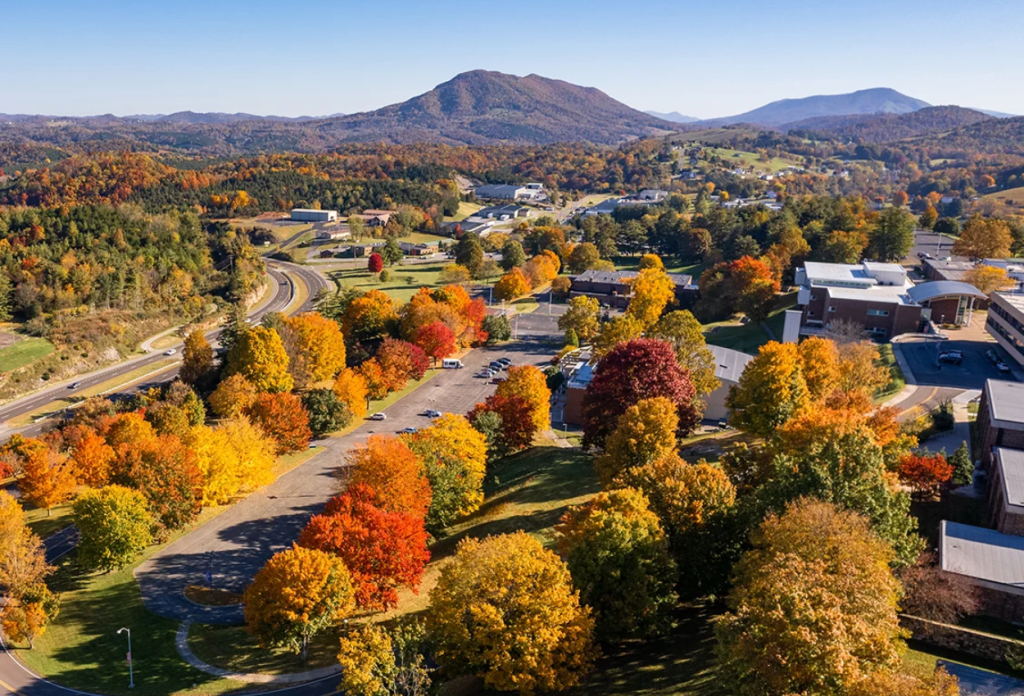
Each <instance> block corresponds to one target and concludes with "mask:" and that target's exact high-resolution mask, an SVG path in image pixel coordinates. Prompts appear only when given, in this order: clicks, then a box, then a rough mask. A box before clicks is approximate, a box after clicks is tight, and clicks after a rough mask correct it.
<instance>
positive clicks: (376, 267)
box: [366, 254, 384, 273]
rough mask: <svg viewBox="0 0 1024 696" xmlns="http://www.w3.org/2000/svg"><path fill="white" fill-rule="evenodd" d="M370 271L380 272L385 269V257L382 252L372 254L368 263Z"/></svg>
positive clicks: (367, 266)
mask: <svg viewBox="0 0 1024 696" xmlns="http://www.w3.org/2000/svg"><path fill="white" fill-rule="evenodd" d="M366 268H367V270H369V271H370V273H380V272H381V271H383V270H384V257H382V256H381V255H380V254H370V260H369V261H368V262H367V264H366Z"/></svg>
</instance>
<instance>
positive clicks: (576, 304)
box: [558, 295, 601, 343]
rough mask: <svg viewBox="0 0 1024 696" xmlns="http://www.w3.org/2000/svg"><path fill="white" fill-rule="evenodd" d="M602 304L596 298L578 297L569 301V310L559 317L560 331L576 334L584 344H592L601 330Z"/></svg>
mask: <svg viewBox="0 0 1024 696" xmlns="http://www.w3.org/2000/svg"><path fill="white" fill-rule="evenodd" d="M600 316H601V303H600V302H598V300H597V299H596V298H594V297H587V296H586V295H578V296H576V297H573V298H572V299H570V300H569V309H568V310H566V312H565V313H564V314H563V315H562V316H560V317H558V329H559V330H560V331H565V332H568V331H569V330H570V329H571V330H573V331H575V332H576V336H577V337H578V338H579V339H580V340H581V341H583V342H585V343H586V342H590V341H592V340H594V337H595V336H597V332H598V331H600V329H601V321H600Z"/></svg>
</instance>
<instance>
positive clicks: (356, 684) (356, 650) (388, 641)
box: [338, 622, 431, 696]
mask: <svg viewBox="0 0 1024 696" xmlns="http://www.w3.org/2000/svg"><path fill="white" fill-rule="evenodd" d="M423 639H424V635H423V627H422V623H419V622H407V623H404V624H402V625H399V626H398V627H397V628H395V629H394V630H393V631H388V630H386V629H384V628H382V627H380V626H377V625H374V624H369V625H367V626H364V627H363V628H360V629H358V630H355V631H352V632H351V633H347V634H346V635H344V636H342V638H341V649H340V650H339V652H338V662H340V663H341V685H340V686H341V690H342V691H343V692H344V693H346V694H348V695H349V696H392V695H394V696H426V695H427V694H429V693H430V692H431V688H430V687H431V683H430V669H429V668H428V667H427V666H426V663H425V660H424V657H423V652H422V647H421V646H422V642H423Z"/></svg>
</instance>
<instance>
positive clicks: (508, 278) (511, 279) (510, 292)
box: [494, 268, 530, 302]
mask: <svg viewBox="0 0 1024 696" xmlns="http://www.w3.org/2000/svg"><path fill="white" fill-rule="evenodd" d="M528 292H530V281H529V280H527V278H526V276H525V275H524V274H523V272H522V271H521V270H519V269H518V268H513V269H512V270H511V271H509V272H508V273H506V274H505V275H503V276H502V277H501V278H500V279H499V280H498V282H497V283H496V284H495V286H494V299H496V300H498V301H500V302H507V301H509V300H514V299H516V298H517V297H522V296H523V295H525V294H526V293H528Z"/></svg>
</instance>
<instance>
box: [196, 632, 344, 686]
mask: <svg viewBox="0 0 1024 696" xmlns="http://www.w3.org/2000/svg"><path fill="white" fill-rule="evenodd" d="M342 632H344V629H343V628H338V629H337V630H330V631H324V632H323V633H321V634H319V635H318V636H316V638H314V639H313V640H311V641H310V643H309V661H308V662H304V661H303V660H302V657H301V656H300V655H296V654H295V653H293V652H290V651H288V650H285V649H283V648H274V649H271V650H268V649H266V648H261V647H260V646H259V645H258V644H257V643H256V641H255V640H253V638H252V636H250V635H249V633H248V632H247V631H246V630H245V627H244V626H209V625H206V624H192V626H191V627H189V631H188V647H189V648H191V649H192V652H193V653H195V655H196V657H198V658H199V659H200V660H202V661H203V662H205V663H207V664H210V665H213V666H215V667H221V668H222V669H230V670H233V671H235V672H249V673H259V674H290V673H295V672H304V671H306V670H310V669H317V668H318V667H327V666H330V665H333V664H336V663H337V661H338V639H339V637H340V635H341V633H342Z"/></svg>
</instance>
